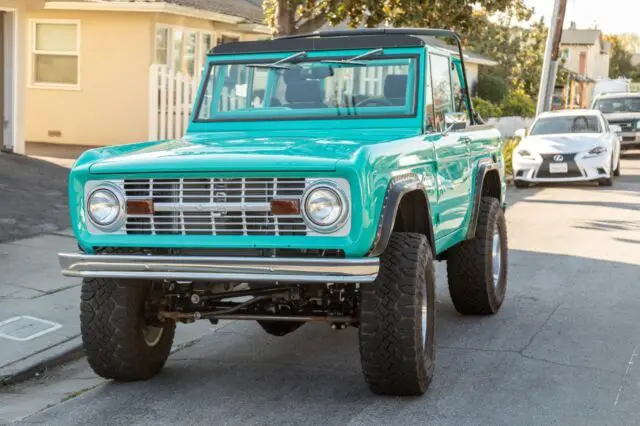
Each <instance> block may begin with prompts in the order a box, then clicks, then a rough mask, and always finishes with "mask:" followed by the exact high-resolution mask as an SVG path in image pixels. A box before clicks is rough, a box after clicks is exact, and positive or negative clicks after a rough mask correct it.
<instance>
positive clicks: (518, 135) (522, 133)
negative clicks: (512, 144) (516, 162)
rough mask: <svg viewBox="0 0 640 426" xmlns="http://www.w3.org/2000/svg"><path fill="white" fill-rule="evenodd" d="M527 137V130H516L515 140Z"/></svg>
mask: <svg viewBox="0 0 640 426" xmlns="http://www.w3.org/2000/svg"><path fill="white" fill-rule="evenodd" d="M525 136H527V129H518V130H516V132H515V137H516V138H520V139H524V137H525Z"/></svg>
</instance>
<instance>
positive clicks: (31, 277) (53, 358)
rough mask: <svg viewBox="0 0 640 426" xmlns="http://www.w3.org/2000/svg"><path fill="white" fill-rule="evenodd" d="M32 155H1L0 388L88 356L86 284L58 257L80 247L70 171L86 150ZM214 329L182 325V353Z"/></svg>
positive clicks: (177, 342)
mask: <svg viewBox="0 0 640 426" xmlns="http://www.w3.org/2000/svg"><path fill="white" fill-rule="evenodd" d="M41 145H42V144H41ZM36 148H37V149H36ZM28 150H29V151H30V152H29V153H30V155H34V156H38V158H29V157H22V156H19V155H12V154H4V153H0V387H2V386H3V385H7V384H10V383H16V382H19V381H21V380H25V379H28V378H30V377H32V376H34V375H36V374H37V373H41V372H43V371H45V370H47V369H48V368H51V367H53V366H55V365H58V364H60V363H63V362H66V361H68V360H70V359H73V358H77V357H80V356H82V355H83V352H82V342H81V338H80V284H81V281H80V280H79V279H77V278H73V279H72V278H65V277H63V276H62V275H61V274H60V266H59V263H58V256H57V254H58V253H59V252H61V251H76V250H77V245H76V241H75V238H74V236H73V234H72V232H71V230H70V229H68V228H69V214H68V208H67V175H68V172H69V170H68V168H67V167H68V166H69V165H71V164H72V163H73V158H74V157H76V156H77V155H79V152H81V150H82V148H78V150H77V151H78V152H68V150H69V148H66V147H62V148H59V147H51V146H48V145H42V146H40V145H37V144H35V145H33V146H30V147H29V149H28ZM219 327H220V326H218V327H217V328H219ZM214 328H215V327H214V326H212V325H211V324H210V323H209V322H207V321H201V322H198V323H196V324H192V325H190V326H189V327H186V326H180V325H179V326H178V329H177V331H176V339H175V344H174V349H177V348H179V347H181V346H183V345H185V344H189V343H191V342H193V341H194V340H197V339H199V338H200V337H202V336H203V335H205V334H207V333H209V332H211V331H212V330H214Z"/></svg>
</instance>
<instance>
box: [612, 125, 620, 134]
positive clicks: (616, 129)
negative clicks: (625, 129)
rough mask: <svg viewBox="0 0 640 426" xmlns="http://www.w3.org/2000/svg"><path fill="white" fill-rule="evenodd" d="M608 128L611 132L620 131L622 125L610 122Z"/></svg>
mask: <svg viewBox="0 0 640 426" xmlns="http://www.w3.org/2000/svg"><path fill="white" fill-rule="evenodd" d="M609 129H610V130H611V131H612V132H613V133H622V127H620V126H618V125H616V124H610V125H609Z"/></svg>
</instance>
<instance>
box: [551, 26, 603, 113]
mask: <svg viewBox="0 0 640 426" xmlns="http://www.w3.org/2000/svg"><path fill="white" fill-rule="evenodd" d="M560 51H561V53H562V59H563V60H564V67H565V68H566V69H567V71H569V75H570V77H571V76H574V77H575V78H570V83H569V84H567V86H566V87H563V88H561V89H562V91H563V92H564V93H565V99H566V102H567V104H568V106H577V107H582V108H584V107H587V106H588V105H590V103H591V92H592V89H593V87H594V85H595V83H596V82H597V81H598V80H599V79H603V78H608V77H609V60H610V58H609V56H610V53H611V44H610V43H609V42H607V41H605V40H604V38H603V35H602V31H600V30H598V29H578V28H577V27H576V23H575V22H572V23H571V25H570V27H569V28H568V29H565V30H563V31H562V38H561V39H560ZM569 98H571V100H569Z"/></svg>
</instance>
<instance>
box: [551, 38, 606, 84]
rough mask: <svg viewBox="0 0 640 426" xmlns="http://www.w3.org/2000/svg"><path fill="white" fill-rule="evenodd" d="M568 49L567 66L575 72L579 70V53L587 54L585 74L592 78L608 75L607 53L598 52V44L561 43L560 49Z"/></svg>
mask: <svg viewBox="0 0 640 426" xmlns="http://www.w3.org/2000/svg"><path fill="white" fill-rule="evenodd" d="M565 48H566V49H569V52H570V53H569V60H568V61H567V64H566V66H567V68H568V69H569V70H571V71H574V72H576V73H579V72H580V53H582V52H585V53H586V54H587V70H586V71H587V76H588V77H589V78H592V79H594V80H595V79H597V78H600V77H608V76H609V55H603V54H601V53H600V48H599V46H595V45H594V46H586V45H563V46H562V47H561V49H565Z"/></svg>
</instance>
